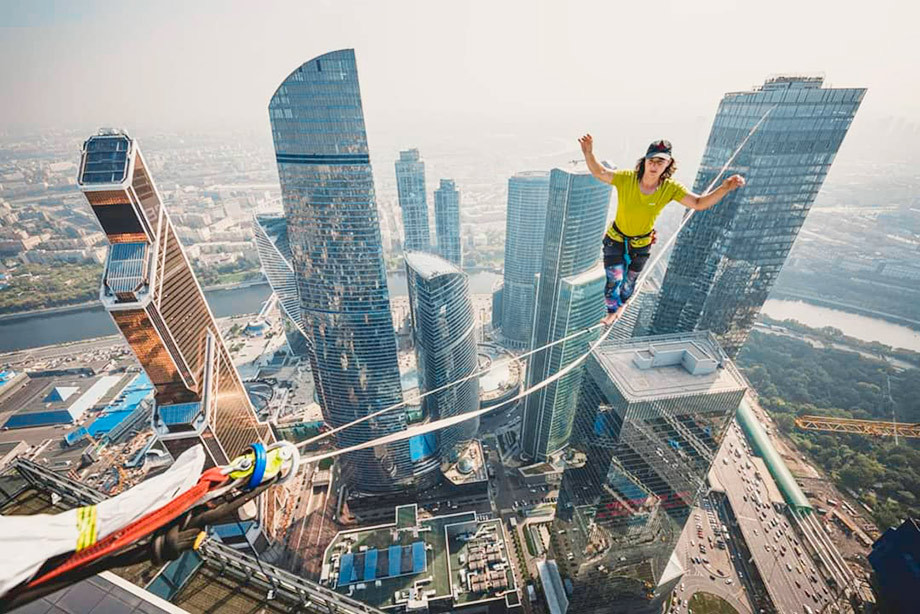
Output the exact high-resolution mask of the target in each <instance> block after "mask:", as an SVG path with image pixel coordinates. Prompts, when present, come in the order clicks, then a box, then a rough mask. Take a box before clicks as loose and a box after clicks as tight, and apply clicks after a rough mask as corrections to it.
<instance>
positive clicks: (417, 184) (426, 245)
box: [396, 149, 431, 252]
mask: <svg viewBox="0 0 920 614" xmlns="http://www.w3.org/2000/svg"><path fill="white" fill-rule="evenodd" d="M396 192H397V194H398V196H399V208H400V209H401V210H402V221H403V234H404V236H405V239H404V240H403V250H404V251H407V252H409V251H420V252H427V251H428V250H429V249H431V239H430V237H429V231H428V197H427V195H426V193H425V163H424V162H423V161H422V160H421V158H419V155H418V149H407V150H406V151H401V152H399V160H397V161H396Z"/></svg>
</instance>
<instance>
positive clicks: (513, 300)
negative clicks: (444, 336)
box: [498, 171, 549, 347]
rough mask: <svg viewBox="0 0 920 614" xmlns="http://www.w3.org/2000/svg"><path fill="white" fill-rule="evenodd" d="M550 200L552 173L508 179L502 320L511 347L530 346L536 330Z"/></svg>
mask: <svg viewBox="0 0 920 614" xmlns="http://www.w3.org/2000/svg"><path fill="white" fill-rule="evenodd" d="M548 199H549V173H548V172H545V171H530V172H524V173H518V174H516V175H514V176H513V177H511V178H510V179H509V180H508V212H507V214H506V218H505V219H506V221H505V274H504V280H503V284H504V290H503V291H502V313H501V314H499V318H498V320H499V321H500V322H501V325H502V336H503V337H504V338H505V340H506V341H507V342H508V344H509V345H511V346H515V347H526V346H527V345H528V344H529V343H530V334H531V332H532V331H533V312H534V295H536V292H537V290H536V282H535V279H534V276H535V275H537V274H538V273H539V272H540V265H541V264H542V262H543V231H544V228H545V225H546V203H547V200H548Z"/></svg>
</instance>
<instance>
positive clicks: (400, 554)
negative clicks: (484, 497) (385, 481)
mask: <svg viewBox="0 0 920 614" xmlns="http://www.w3.org/2000/svg"><path fill="white" fill-rule="evenodd" d="M486 542H488V543H486ZM480 550H482V551H481V552H480ZM480 561H482V562H481V563H480ZM499 567H502V569H498V568H499ZM495 571H500V572H503V573H502V574H501V575H502V579H499V578H498V574H494V577H493V576H490V575H483V574H489V573H491V572H495ZM321 582H323V583H325V584H326V585H328V586H331V587H333V588H335V590H336V591H338V592H340V593H343V594H346V595H349V596H352V597H354V598H356V599H359V600H361V601H363V602H365V603H367V604H368V605H371V606H373V607H377V608H381V609H390V608H395V607H398V606H407V605H411V604H415V605H421V604H422V603H424V602H425V601H434V600H440V599H450V598H453V599H454V603H455V604H457V605H460V604H463V605H467V604H469V603H472V602H476V601H482V600H488V599H499V598H504V593H505V591H506V590H509V587H510V590H513V588H514V586H513V583H514V579H513V576H512V574H511V569H510V561H509V557H508V551H507V548H506V545H505V538H504V532H503V528H502V526H501V521H499V520H490V521H479V520H477V518H476V514H475V513H474V512H464V513H459V514H449V515H445V516H435V517H433V518H426V519H420V518H419V517H418V509H417V506H416V505H414V504H412V505H403V506H399V507H397V508H396V521H395V522H393V523H388V524H381V525H376V526H373V527H367V528H360V529H352V530H349V531H341V532H339V533H338V534H337V535H336V536H335V538H333V540H332V542H331V543H330V544H329V546H328V548H327V549H326V552H325V554H324V556H323V572H322V576H321Z"/></svg>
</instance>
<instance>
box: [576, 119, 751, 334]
mask: <svg viewBox="0 0 920 614" xmlns="http://www.w3.org/2000/svg"><path fill="white" fill-rule="evenodd" d="M578 142H579V144H580V145H581V151H582V153H583V154H584V155H585V162H586V163H587V165H588V170H590V171H591V174H592V175H594V177H595V178H596V179H597V180H598V181H603V182H604V183H609V184H611V185H613V187H615V188H616V189H617V213H616V218H615V219H614V221H613V223H612V224H611V225H610V228H608V229H607V232H606V233H605V234H604V269H606V271H607V287H606V288H605V290H604V301H605V303H606V305H607V315H606V316H605V317H604V319H603V320H601V322H603V323H604V324H605V325H610V324H613V323H614V322H615V321H616V319H617V318H618V317H620V315H621V314H622V313H623V309H624V305H625V304H626V301H628V300H629V297H630V296H632V293H633V288H634V286H635V283H636V279H637V278H638V277H639V273H640V272H641V271H642V267H644V266H645V263H646V262H648V259H649V255H650V254H651V250H652V245H653V244H654V243H655V228H654V226H655V220H656V219H657V218H658V214H660V213H661V210H662V209H664V207H665V205H667V204H668V203H669V202H671V201H672V200H676V201H677V202H679V203H680V204H682V205H683V206H685V207H687V208H688V209H693V210H694V211H705V210H706V209H709V208H710V207H712V206H713V205H715V204H716V203H717V202H719V201H720V200H722V199H723V198H724V197H725V195H726V194H728V193H729V192H732V191H733V190H737V189H738V188H740V187H742V186H744V177H742V176H741V175H732V176H731V177H729V178H728V179H726V180H725V181H723V182H722V185H720V186H719V187H718V188H716V189H714V190H711V191H709V192H707V193H706V194H703V195H698V194H694V193H693V192H690V191H689V190H687V188H685V187H684V186H683V185H682V184H681V183H680V182H678V181H675V180H674V179H671V176H672V175H673V174H674V171H676V170H677V161H676V160H674V158H673V157H672V156H671V143H670V142H669V141H664V140H660V141H655V142H654V143H652V144H651V145H649V146H648V151H646V152H645V157H642V158H639V160H638V162H636V168H635V169H621V170H616V171H614V170H610V169H609V168H606V167H604V166H602V165H601V164H599V163H598V161H597V158H595V157H594V139H593V138H592V137H591V135H590V134H586V135H584V136H583V137H581V138H580V139H578Z"/></svg>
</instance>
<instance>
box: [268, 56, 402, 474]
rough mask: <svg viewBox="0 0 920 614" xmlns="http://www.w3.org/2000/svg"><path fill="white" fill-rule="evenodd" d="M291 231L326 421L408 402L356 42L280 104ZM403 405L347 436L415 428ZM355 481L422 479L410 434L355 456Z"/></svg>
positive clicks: (302, 72) (281, 171)
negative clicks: (417, 472)
mask: <svg viewBox="0 0 920 614" xmlns="http://www.w3.org/2000/svg"><path fill="white" fill-rule="evenodd" d="M269 115H270V119H271V124H272V137H273V139H274V144H275V155H276V160H277V162H278V175H279V178H280V182H281V195H282V202H283V205H284V213H285V216H286V217H287V220H288V227H287V237H288V241H289V243H290V247H291V254H292V257H293V265H294V275H295V277H296V279H297V286H298V292H299V295H300V308H301V313H302V317H303V326H304V329H305V331H306V333H307V335H308V337H309V338H310V340H311V342H312V345H313V347H314V353H315V364H314V365H313V367H314V368H313V379H314V382H315V384H316V388H317V391H318V393H319V397H320V402H321V404H322V406H323V412H324V416H325V418H326V420H327V421H328V422H329V423H330V424H332V425H333V426H339V425H342V424H345V423H347V422H350V421H352V420H355V419H357V418H360V417H362V416H366V415H367V414H369V413H372V412H375V411H377V410H380V409H383V408H384V407H387V406H389V405H392V404H395V403H399V402H401V401H402V390H401V388H400V383H399V368H398V364H397V357H396V336H395V333H394V330H393V321H392V317H391V315H390V296H389V291H388V289H387V279H386V270H385V267H384V261H383V247H382V244H381V240H380V224H379V221H378V214H377V204H376V198H375V195H374V178H373V173H372V170H371V165H370V159H369V156H368V149H367V134H366V132H365V129H364V113H363V110H362V107H361V93H360V90H359V87H358V73H357V67H356V65H355V55H354V51H353V50H350V49H346V50H340V51H333V52H331V53H327V54H325V55H322V56H319V57H317V58H314V59H312V60H310V61H308V62H306V63H305V64H303V65H302V66H300V67H298V68H297V69H296V70H295V71H294V72H292V73H291V74H290V75H289V76H288V77H287V79H285V80H284V82H282V84H281V85H280V86H279V88H278V90H277V91H276V92H275V94H274V96H272V99H271V101H270V103H269ZM405 426H406V415H405V413H404V412H391V413H389V414H385V415H383V416H380V417H379V418H376V419H374V420H370V421H367V422H364V423H362V424H360V425H358V426H355V427H353V428H350V429H347V430H345V431H343V432H342V433H341V434H339V436H338V438H337V443H338V445H339V446H342V447H344V446H349V445H354V444H357V443H360V442H364V441H367V440H369V439H373V438H376V437H380V436H382V435H386V434H388V433H392V432H395V431H398V430H402V429H404V428H405ZM342 470H343V472H342V477H343V478H344V479H345V481H346V482H347V483H348V484H349V486H350V487H351V488H352V489H356V490H361V491H367V492H385V491H391V490H401V489H402V488H403V487H404V485H405V484H407V483H409V482H411V478H412V463H411V460H410V457H409V443H408V442H407V441H402V442H398V443H394V444H391V445H388V446H379V447H377V448H373V449H369V450H365V451H361V452H355V453H352V454H349V455H346V456H345V457H344V459H343V463H342Z"/></svg>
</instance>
